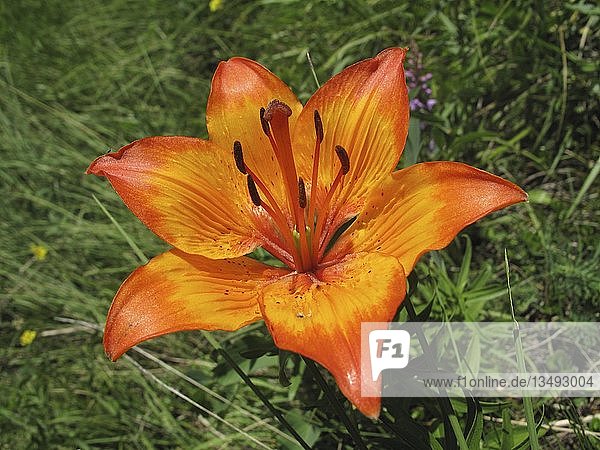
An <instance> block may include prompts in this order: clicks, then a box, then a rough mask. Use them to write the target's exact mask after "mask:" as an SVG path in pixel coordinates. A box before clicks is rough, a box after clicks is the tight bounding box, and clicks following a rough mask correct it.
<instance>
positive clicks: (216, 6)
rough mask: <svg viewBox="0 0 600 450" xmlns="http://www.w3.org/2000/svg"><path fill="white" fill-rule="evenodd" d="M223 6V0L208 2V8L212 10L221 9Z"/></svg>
mask: <svg viewBox="0 0 600 450" xmlns="http://www.w3.org/2000/svg"><path fill="white" fill-rule="evenodd" d="M221 6H223V0H210V2H208V9H210V12H215V11H216V10H217V9H221Z"/></svg>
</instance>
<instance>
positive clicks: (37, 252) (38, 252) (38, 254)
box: [29, 244, 48, 261]
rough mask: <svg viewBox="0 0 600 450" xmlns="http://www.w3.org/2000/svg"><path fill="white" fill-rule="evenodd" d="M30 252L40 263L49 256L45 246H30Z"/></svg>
mask: <svg viewBox="0 0 600 450" xmlns="http://www.w3.org/2000/svg"><path fill="white" fill-rule="evenodd" d="M29 251H31V253H33V256H34V257H35V259H37V260H38V261H43V260H45V259H46V255H47V254H48V249H47V248H46V247H44V246H43V245H36V244H31V245H30V246H29Z"/></svg>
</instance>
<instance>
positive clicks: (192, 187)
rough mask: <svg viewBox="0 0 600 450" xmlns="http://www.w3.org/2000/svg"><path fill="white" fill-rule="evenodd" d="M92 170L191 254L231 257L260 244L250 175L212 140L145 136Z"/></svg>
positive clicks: (169, 239) (100, 160) (149, 223)
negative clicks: (250, 196) (238, 169)
mask: <svg viewBox="0 0 600 450" xmlns="http://www.w3.org/2000/svg"><path fill="white" fill-rule="evenodd" d="M87 173H93V174H95V175H99V176H104V177H106V178H108V180H109V181H110V183H111V184H112V186H113V187H114V189H115V190H116V191H117V193H118V194H119V195H120V196H121V198H122V199H123V201H124V202H125V204H126V205H127V207H128V208H129V209H130V210H131V211H133V213H134V214H135V215H137V216H138V217H139V218H140V219H141V220H142V222H144V224H145V225H146V226H147V227H148V228H150V229H151V230H152V231H154V232H155V233H156V234H157V235H158V236H160V237H161V238H162V239H163V240H165V241H167V242H168V243H169V244H171V245H173V246H174V247H177V248H179V249H181V250H183V251H185V252H187V253H192V254H200V255H204V256H207V257H209V258H217V259H218V258H228V257H236V256H241V255H244V254H247V253H249V252H251V251H252V250H253V249H254V248H255V247H257V246H258V245H259V244H260V238H259V237H258V236H257V235H258V234H259V233H257V231H256V230H255V228H256V227H255V226H254V225H253V220H254V219H255V216H254V212H253V211H254V210H253V208H252V203H251V202H250V199H249V197H248V191H247V188H246V183H245V178H244V176H243V175H242V174H241V173H239V172H238V171H237V169H236V168H235V164H234V161H233V156H232V155H231V152H229V151H224V150H223V149H221V148H219V147H217V146H216V145H215V144H213V143H211V142H208V141H204V140H202V139H196V138H191V137H175V136H170V137H151V138H145V139H141V140H139V141H135V142H133V143H131V144H129V145H127V146H125V147H123V148H121V149H120V150H119V151H118V152H116V153H109V154H107V155H104V156H100V157H99V158H98V159H96V160H95V161H94V162H93V163H92V164H91V165H90V167H89V168H88V170H87Z"/></svg>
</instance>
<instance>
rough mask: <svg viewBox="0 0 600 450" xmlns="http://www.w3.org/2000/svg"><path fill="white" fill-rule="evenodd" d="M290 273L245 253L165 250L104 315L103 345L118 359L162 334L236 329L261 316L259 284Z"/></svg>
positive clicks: (127, 282)
mask: <svg viewBox="0 0 600 450" xmlns="http://www.w3.org/2000/svg"><path fill="white" fill-rule="evenodd" d="M286 273H287V272H286V271H285V270H283V269H275V268H273V267H270V266H266V265H264V264H262V263H260V262H258V261H255V260H252V259H250V258H245V257H241V258H235V259H224V260H214V259H209V258H205V257H203V256H199V255H189V254H186V253H183V252H181V251H179V250H171V251H169V252H166V253H163V254H162V255H159V256H157V257H155V258H153V259H152V260H151V261H150V262H149V263H148V264H146V265H145V266H142V267H139V268H138V269H136V270H135V271H134V272H133V273H132V274H131V275H130V276H129V278H127V280H125V282H124V283H123V284H122V285H121V288H120V289H119V291H118V292H117V294H116V296H115V298H114V300H113V302H112V305H111V307H110V311H109V312H108V317H107V319H106V328H105V331H104V349H105V351H106V353H107V355H108V356H109V357H110V359H112V360H113V361H114V360H116V359H117V358H119V357H120V356H121V355H122V354H123V353H125V352H126V351H127V350H128V349H130V348H131V347H133V346H134V345H137V344H138V343H140V342H142V341H145V340H147V339H150V338H153V337H156V336H160V335H163V334H167V333H173V332H175V331H183V330H197V329H202V330H225V331H233V330H237V329H238V328H241V327H243V326H244V325H247V324H249V323H252V322H255V321H257V320H260V319H261V313H260V309H259V306H258V303H257V296H258V289H259V286H260V285H261V283H264V282H266V281H269V280H271V279H273V278H276V277H278V276H283V275H285V274H286Z"/></svg>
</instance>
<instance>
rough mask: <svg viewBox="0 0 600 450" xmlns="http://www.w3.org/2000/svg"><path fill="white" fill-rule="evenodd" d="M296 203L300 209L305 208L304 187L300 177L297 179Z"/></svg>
mask: <svg viewBox="0 0 600 450" xmlns="http://www.w3.org/2000/svg"><path fill="white" fill-rule="evenodd" d="M298 203H300V208H302V209H304V208H306V187H305V186H304V180H303V179H302V177H300V178H298Z"/></svg>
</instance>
